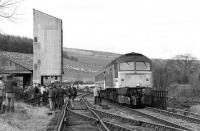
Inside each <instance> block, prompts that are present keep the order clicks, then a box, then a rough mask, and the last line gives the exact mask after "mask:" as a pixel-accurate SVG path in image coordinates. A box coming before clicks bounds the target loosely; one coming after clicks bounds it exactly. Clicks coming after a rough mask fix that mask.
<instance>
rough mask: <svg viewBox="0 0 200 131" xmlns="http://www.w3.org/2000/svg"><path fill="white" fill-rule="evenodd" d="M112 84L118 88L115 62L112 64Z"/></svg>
mask: <svg viewBox="0 0 200 131" xmlns="http://www.w3.org/2000/svg"><path fill="white" fill-rule="evenodd" d="M113 85H114V88H118V87H119V84H118V64H117V63H115V64H114V65H113Z"/></svg>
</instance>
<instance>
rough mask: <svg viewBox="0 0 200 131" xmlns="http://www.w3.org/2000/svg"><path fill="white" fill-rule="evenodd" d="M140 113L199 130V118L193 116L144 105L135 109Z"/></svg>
mask: <svg viewBox="0 0 200 131" xmlns="http://www.w3.org/2000/svg"><path fill="white" fill-rule="evenodd" d="M137 111H138V112H140V113H141V114H148V115H151V116H155V117H158V118H164V119H166V120H168V121H172V122H173V123H175V124H177V125H181V126H182V127H185V128H187V129H190V130H195V131H199V130H200V120H199V119H197V118H193V117H188V116H184V115H180V114H176V113H172V112H169V111H165V110H160V109H155V108H151V107H146V108H145V109H140V110H137Z"/></svg>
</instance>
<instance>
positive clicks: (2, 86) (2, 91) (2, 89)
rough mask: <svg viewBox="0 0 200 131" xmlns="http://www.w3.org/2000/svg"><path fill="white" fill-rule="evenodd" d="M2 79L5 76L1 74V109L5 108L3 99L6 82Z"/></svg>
mask: <svg viewBox="0 0 200 131" xmlns="http://www.w3.org/2000/svg"><path fill="white" fill-rule="evenodd" d="M2 79H3V76H0V110H3V99H4V83H3V81H2Z"/></svg>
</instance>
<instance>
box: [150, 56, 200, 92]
mask: <svg viewBox="0 0 200 131" xmlns="http://www.w3.org/2000/svg"><path fill="white" fill-rule="evenodd" d="M152 65H153V68H152V69H153V84H154V88H156V89H164V90H167V88H168V87H169V86H170V84H174V83H175V84H182V85H183V84H184V85H190V87H191V90H200V61H198V60H197V59H196V58H195V57H193V56H192V55H190V54H183V55H177V56H175V57H174V58H172V59H168V60H159V59H157V60H152Z"/></svg>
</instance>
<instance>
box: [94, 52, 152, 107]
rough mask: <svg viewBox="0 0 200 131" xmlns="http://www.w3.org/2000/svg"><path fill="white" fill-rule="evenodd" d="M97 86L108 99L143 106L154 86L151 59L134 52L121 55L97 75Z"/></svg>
mask: <svg viewBox="0 0 200 131" xmlns="http://www.w3.org/2000/svg"><path fill="white" fill-rule="evenodd" d="M95 86H98V87H100V88H101V95H102V97H104V98H106V99H109V100H112V101H114V102H118V103H120V104H128V105H132V106H143V105H145V96H148V93H150V90H151V88H152V87H153V79H152V64H151V60H150V59H149V58H148V57H146V56H144V55H142V54H139V53H134V52H132V53H127V54H124V55H121V56H120V57H118V58H116V59H115V60H113V61H112V62H111V63H109V64H108V65H107V66H106V67H105V69H103V70H102V71H101V72H100V73H99V74H98V75H96V76H95Z"/></svg>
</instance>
